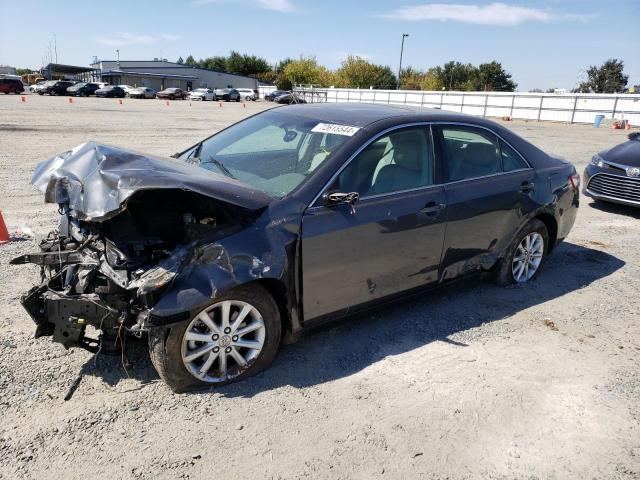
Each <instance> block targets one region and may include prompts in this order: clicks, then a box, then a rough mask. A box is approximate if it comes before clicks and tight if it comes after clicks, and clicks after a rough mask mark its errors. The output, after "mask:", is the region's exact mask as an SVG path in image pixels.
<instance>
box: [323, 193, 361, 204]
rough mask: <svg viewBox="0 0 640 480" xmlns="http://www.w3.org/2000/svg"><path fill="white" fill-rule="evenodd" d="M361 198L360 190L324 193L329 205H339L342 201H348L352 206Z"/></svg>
mask: <svg viewBox="0 0 640 480" xmlns="http://www.w3.org/2000/svg"><path fill="white" fill-rule="evenodd" d="M359 198H360V194H359V193H358V192H349V193H342V192H333V193H325V195H324V203H325V205H327V206H330V205H339V204H341V203H346V204H348V205H351V206H352V207H353V206H354V205H355V204H356V202H357V201H358V199H359Z"/></svg>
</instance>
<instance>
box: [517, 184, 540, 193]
mask: <svg viewBox="0 0 640 480" xmlns="http://www.w3.org/2000/svg"><path fill="white" fill-rule="evenodd" d="M535 187H536V184H535V183H533V182H522V184H521V185H520V188H519V189H518V191H519V192H520V193H531V192H533V191H534V190H535Z"/></svg>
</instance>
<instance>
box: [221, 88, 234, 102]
mask: <svg viewBox="0 0 640 480" xmlns="http://www.w3.org/2000/svg"><path fill="white" fill-rule="evenodd" d="M215 94H216V100H224V101H225V102H239V101H240V92H238V90H236V89H235V88H218V89H216V90H215Z"/></svg>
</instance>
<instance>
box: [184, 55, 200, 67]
mask: <svg viewBox="0 0 640 480" xmlns="http://www.w3.org/2000/svg"><path fill="white" fill-rule="evenodd" d="M184 63H185V64H187V65H191V66H194V67H197V66H198V62H196V59H195V58H193V55H189V56H188V57H187V59H186V60H185V61H184Z"/></svg>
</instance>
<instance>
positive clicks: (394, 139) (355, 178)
mask: <svg viewBox="0 0 640 480" xmlns="http://www.w3.org/2000/svg"><path fill="white" fill-rule="evenodd" d="M433 183H434V160H433V145H432V140H431V133H430V130H429V128H428V127H409V128H403V129H399V130H394V131H393V132H391V133H389V134H387V135H383V136H382V137H380V138H378V139H377V140H375V141H374V142H373V143H371V144H369V145H368V146H367V147H366V148H365V149H364V150H362V152H360V153H359V154H358V156H357V157H356V158H354V159H353V160H352V161H351V163H350V164H349V165H348V166H347V167H346V168H345V169H344V170H343V171H342V172H341V173H340V175H339V177H338V183H337V185H336V186H337V188H338V189H339V191H340V192H343V193H350V192H358V194H359V195H360V197H361V198H366V197H370V196H373V195H381V194H385V193H392V192H399V191H402V190H410V189H413V188H419V187H425V186H428V185H433Z"/></svg>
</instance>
